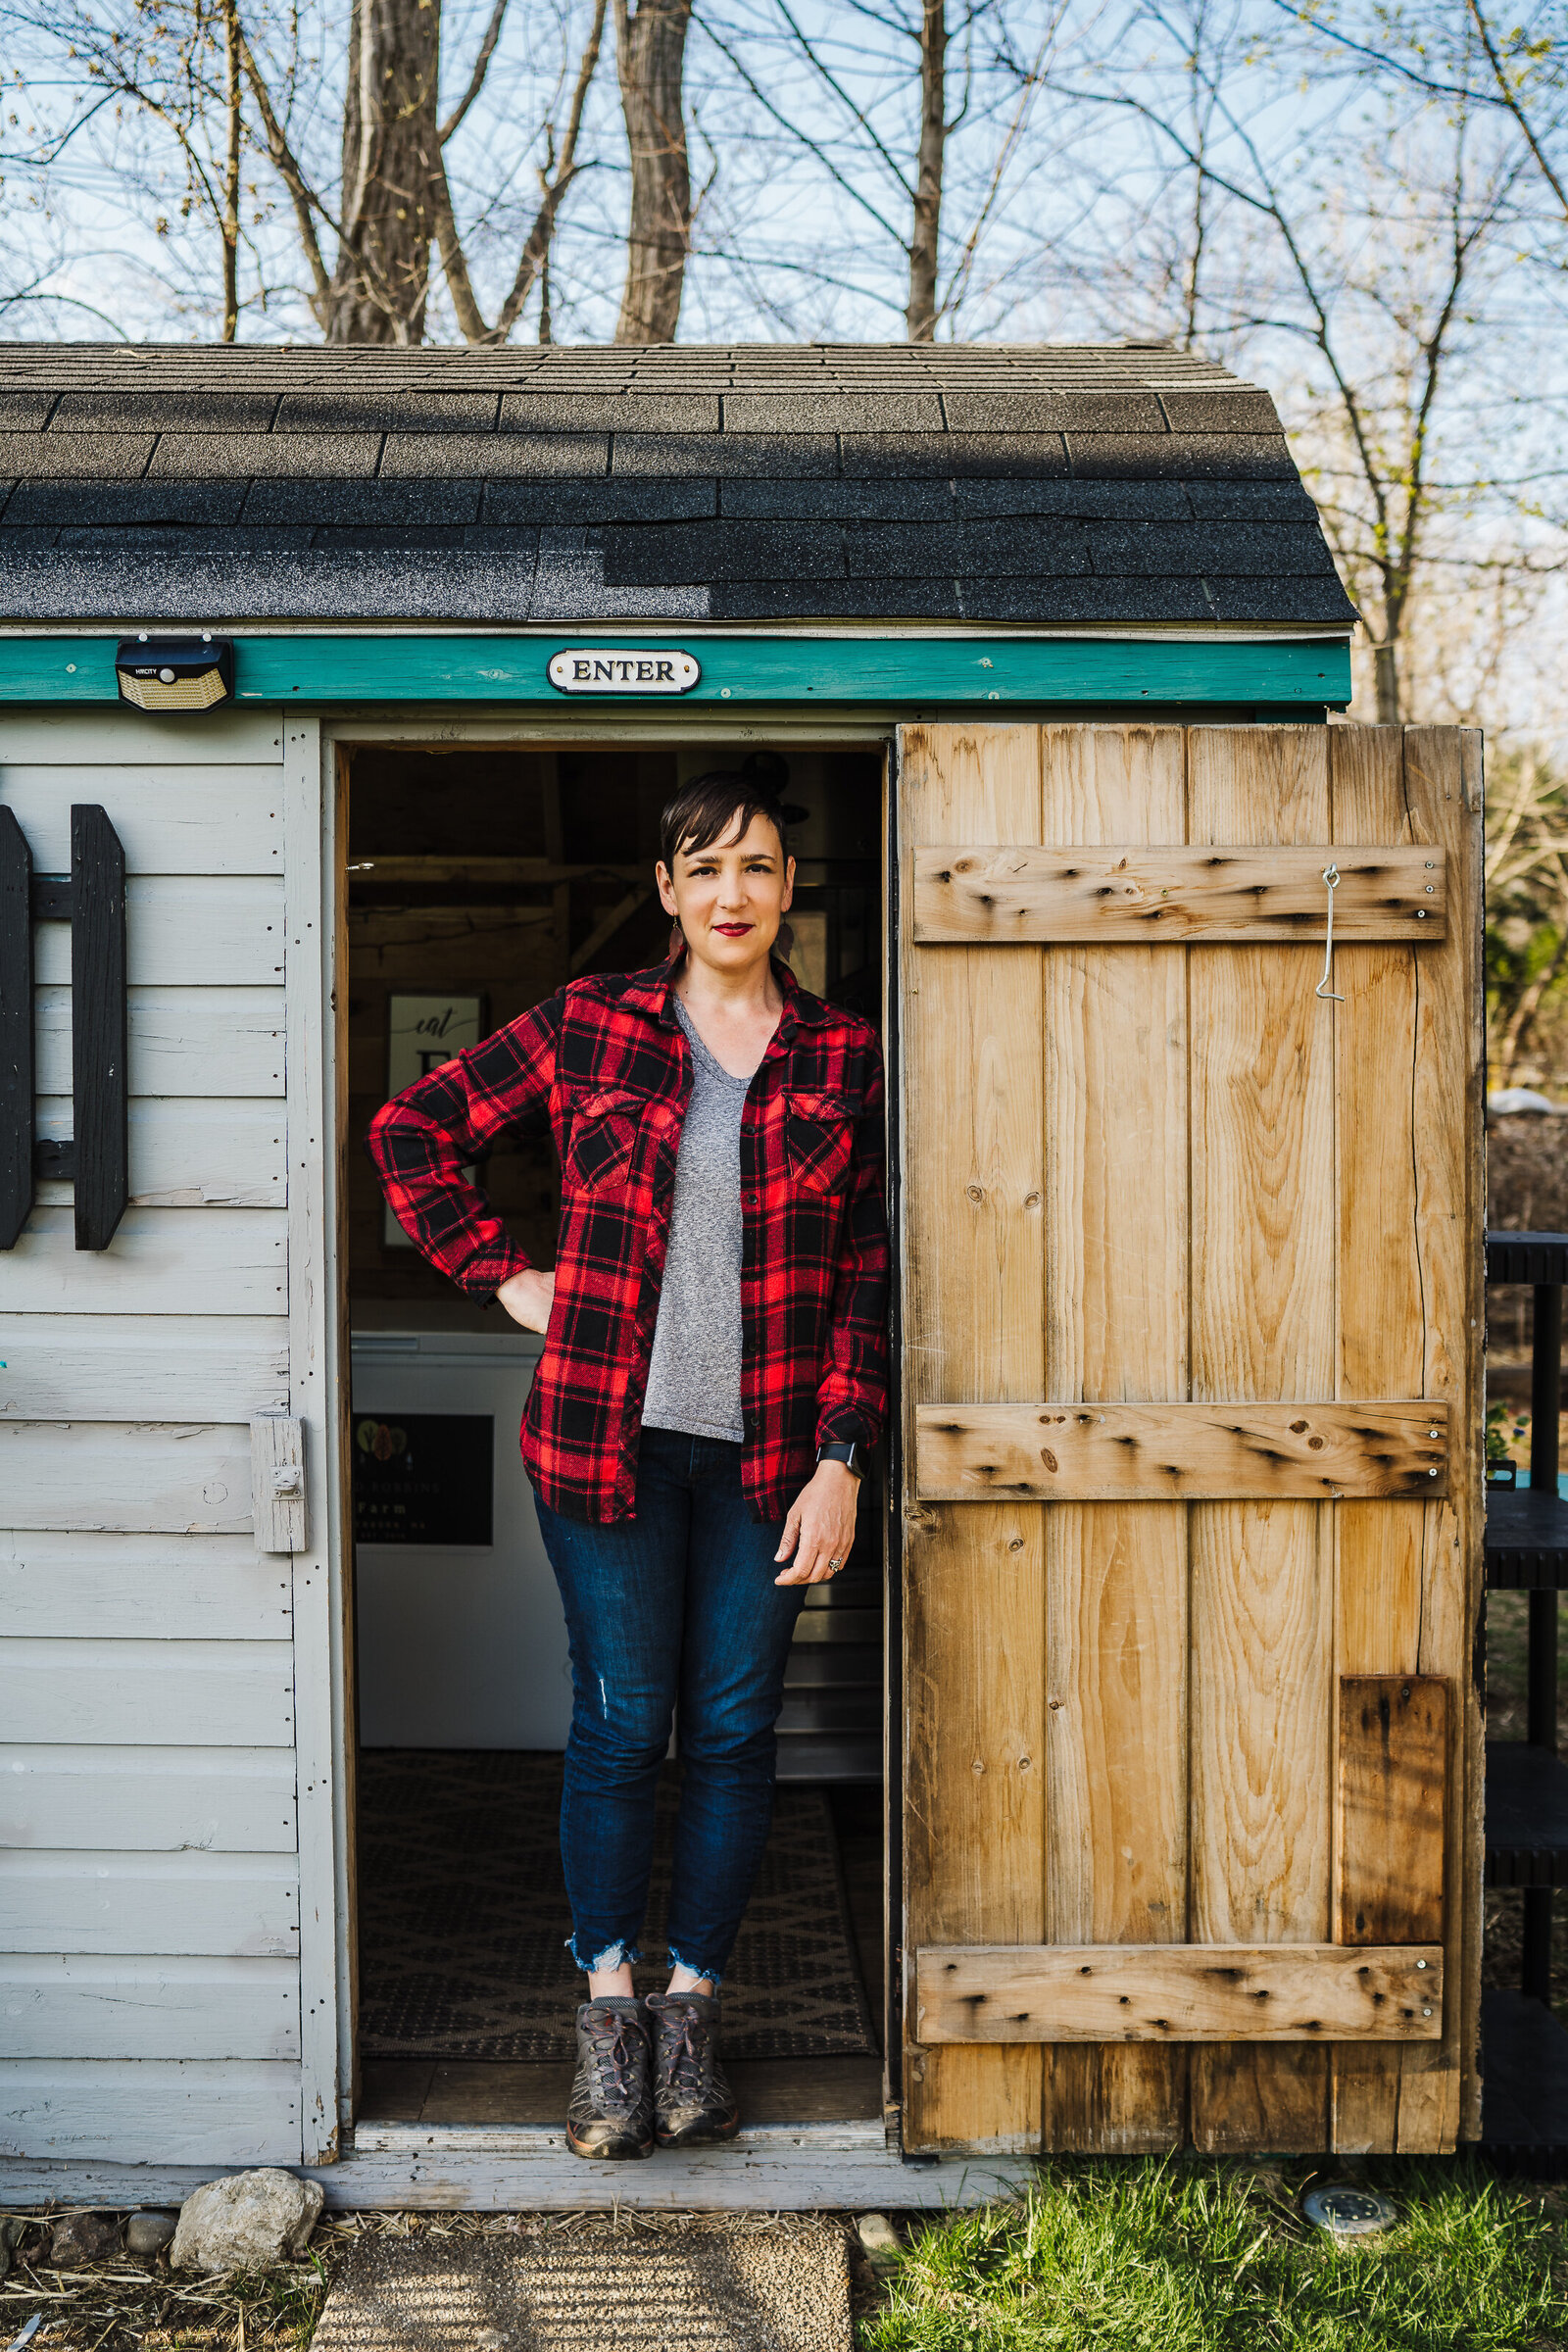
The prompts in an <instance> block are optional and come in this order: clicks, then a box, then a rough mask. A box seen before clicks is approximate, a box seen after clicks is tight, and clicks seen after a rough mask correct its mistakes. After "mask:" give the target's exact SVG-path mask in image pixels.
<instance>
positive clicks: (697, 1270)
mask: <svg viewBox="0 0 1568 2352" xmlns="http://www.w3.org/2000/svg"><path fill="white" fill-rule="evenodd" d="M674 1003H675V1017H676V1019H677V1020H678V1021H679V1023H680V1025H681V1027H682V1029H684V1030H685V1032H686V1043H687V1045H688V1046H689V1047H690V1049H691V1056H692V1097H691V1101H690V1103H688V1104H687V1106H686V1124H685V1126H684V1127H683V1128H682V1129H681V1133H680V1152H679V1154H678V1156H677V1158H676V1161H675V1199H674V1203H673V1206H672V1207H671V1210H670V1218H669V1249H668V1252H667V1254H666V1256H665V1259H664V1279H663V1282H662V1285H661V1286H660V1293H659V1317H658V1320H657V1321H656V1323H655V1325H654V1350H653V1355H652V1358H651V1360H650V1362H649V1366H648V1393H647V1396H646V1397H645V1399H644V1402H643V1426H644V1427H645V1428H646V1429H678V1430H683V1431H685V1432H686V1433H687V1434H688V1435H690V1436H692V1437H694V1438H723V1439H726V1440H727V1441H728V1442H729V1443H730V1444H731V1445H734V1446H739V1445H740V1444H741V1443H742V1442H743V1440H744V1439H745V1436H746V1431H745V1427H744V1425H743V1423H742V1420H741V1250H742V1247H743V1241H742V1232H741V1112H742V1111H743V1110H744V1109H745V1107H746V1096H747V1092H748V1090H749V1088H750V1086H751V1080H750V1079H749V1078H732V1077H731V1076H730V1074H729V1072H728V1070H726V1069H725V1067H724V1065H723V1063H722V1062H720V1061H715V1060H714V1058H713V1056H712V1054H710V1052H709V1050H708V1048H707V1047H706V1046H705V1045H704V1043H703V1041H702V1039H701V1038H700V1037H699V1036H698V1034H697V1029H696V1025H695V1024H694V1022H693V1020H692V1017H691V1015H690V1013H689V1012H688V1011H687V1009H686V1007H685V1005H683V1004H682V1003H681V1001H680V999H679V997H676V998H675V1000H674Z"/></svg>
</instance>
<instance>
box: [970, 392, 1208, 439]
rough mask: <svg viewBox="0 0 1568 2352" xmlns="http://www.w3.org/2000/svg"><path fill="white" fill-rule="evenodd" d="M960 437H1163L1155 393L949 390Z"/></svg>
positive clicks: (1162, 419)
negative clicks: (1035, 434) (1141, 435)
mask: <svg viewBox="0 0 1568 2352" xmlns="http://www.w3.org/2000/svg"><path fill="white" fill-rule="evenodd" d="M943 405H944V407H945V408H946V409H947V412H948V426H949V429H950V431H952V432H955V433H1163V432H1164V431H1166V429H1167V427H1166V423H1165V419H1164V417H1163V416H1162V415H1161V414H1160V407H1159V402H1158V400H1157V399H1156V397H1155V395H1154V394H1153V393H1152V392H949V393H948V394H947V395H946V396H945V399H944V403H943Z"/></svg>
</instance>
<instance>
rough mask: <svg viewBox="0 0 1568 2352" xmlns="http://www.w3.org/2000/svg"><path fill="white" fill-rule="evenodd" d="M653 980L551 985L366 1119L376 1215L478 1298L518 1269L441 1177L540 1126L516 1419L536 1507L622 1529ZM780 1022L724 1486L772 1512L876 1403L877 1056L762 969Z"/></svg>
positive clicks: (654, 1291)
mask: <svg viewBox="0 0 1568 2352" xmlns="http://www.w3.org/2000/svg"><path fill="white" fill-rule="evenodd" d="M674 968H675V966H674V963H673V961H671V962H670V963H666V964H661V965H658V966H656V967H655V968H654V969H652V970H650V971H645V972H630V973H619V974H614V975H610V976H605V977H600V978H595V979H587V980H573V981H572V982H570V983H569V985H568V986H566V987H565V988H564V989H562V990H561V991H560V992H559V994H558V995H556V996H554V997H552V998H551V999H550V1000H549V1002H548V1003H547V1004H544V1005H535V1007H534V1009H533V1010H532V1011H531V1012H525V1013H524V1014H523V1015H522V1017H521V1018H520V1020H515V1021H511V1022H509V1023H508V1025H507V1026H506V1028H504V1029H498V1030H497V1031H496V1032H495V1034H494V1035H493V1036H492V1037H487V1038H485V1039H484V1040H483V1041H482V1042H481V1043H480V1044H479V1045H477V1046H470V1047H468V1048H467V1050H466V1052H465V1053H463V1054H459V1055H458V1057H457V1059H456V1060H455V1061H449V1062H447V1063H445V1064H444V1065H443V1066H442V1067H441V1068H440V1069H438V1070H432V1071H431V1073H430V1075H429V1076H428V1077H427V1078H421V1079H419V1080H418V1081H417V1083H416V1084H415V1085H413V1086H411V1087H409V1088H407V1089H406V1090H405V1092H404V1093H402V1094H401V1095H398V1096H396V1097H395V1098H394V1099H393V1101H392V1102H390V1103H387V1104H386V1105H385V1107H384V1108H383V1109H381V1110H379V1111H377V1113H376V1115H375V1118H374V1120H373V1122H372V1124H371V1127H370V1132H369V1136H368V1146H369V1151H370V1156H371V1158H372V1159H373V1160H374V1162H375V1165H376V1168H377V1171H378V1173H379V1175H380V1178H381V1184H382V1187H383V1189H384V1191H385V1193H386V1197H387V1200H388V1201H390V1203H391V1205H392V1209H393V1213H394V1214H395V1215H396V1217H397V1219H398V1222H399V1224H400V1225H401V1226H402V1227H403V1229H404V1231H405V1232H406V1233H407V1234H408V1235H409V1237H410V1239H411V1240H412V1241H413V1242H414V1243H415V1244H416V1245H417V1248H418V1249H420V1250H422V1251H423V1252H424V1255H425V1256H426V1257H427V1258H428V1259H429V1260H430V1262H431V1264H432V1265H435V1266H439V1267H440V1268H441V1270H442V1272H443V1273H445V1274H450V1275H451V1277H452V1279H453V1281H454V1282H456V1283H458V1284H459V1285H460V1287H461V1288H462V1289H463V1290H465V1291H466V1292H467V1293H468V1294H469V1296H470V1297H472V1298H475V1299H489V1298H491V1297H492V1296H493V1295H494V1293H495V1292H496V1291H497V1290H498V1289H499V1287H500V1286H501V1284H502V1283H504V1282H505V1281H506V1280H507V1279H508V1277H509V1276H511V1275H513V1274H516V1273H520V1272H521V1271H522V1270H523V1268H524V1267H526V1266H527V1265H528V1264H529V1263H530V1260H529V1259H528V1257H527V1255H526V1254H525V1252H524V1251H523V1250H519V1249H518V1247H517V1245H516V1244H515V1242H514V1241H513V1240H512V1239H511V1238H510V1236H509V1235H508V1233H507V1231H506V1228H505V1226H504V1225H503V1224H502V1222H501V1220H500V1218H499V1217H498V1216H497V1215H496V1214H495V1212H494V1210H493V1209H492V1208H491V1206H490V1203H489V1201H487V1200H486V1198H485V1196H484V1194H483V1193H481V1192H478V1191H476V1190H475V1189H474V1187H473V1186H472V1185H471V1184H469V1183H467V1182H466V1179H465V1177H464V1174H463V1169H464V1166H465V1164H466V1162H468V1161H470V1160H472V1159H474V1158H475V1157H477V1156H478V1155H479V1154H480V1153H481V1152H485V1151H486V1150H487V1149H488V1148H489V1147H490V1146H491V1145H492V1144H494V1143H495V1142H496V1141H497V1139H498V1138H499V1137H501V1136H504V1135H526V1134H540V1133H542V1132H543V1131H544V1130H545V1129H546V1127H548V1128H549V1131H550V1133H551V1136H552V1137H553V1139H554V1142H555V1147H556V1152H557V1154H558V1156H559V1158H560V1161H561V1171H562V1186H561V1231H560V1236H559V1239H558V1241H557V1245H556V1300H555V1306H554V1309H553V1310H552V1313H551V1317H550V1328H549V1332H548V1334H547V1335H546V1339H545V1348H544V1354H543V1356H542V1357H541V1359H540V1363H539V1369H538V1372H537V1374H536V1376H535V1379H534V1384H533V1389H532V1392H531V1393H530V1395H529V1397H528V1403H527V1409H526V1411H525V1412H524V1414H523V1422H522V1457H523V1461H524V1463H525V1465H526V1467H527V1470H528V1475H529V1477H530V1478H531V1479H532V1480H533V1483H534V1486H535V1488H536V1489H537V1491H538V1493H539V1494H540V1495H542V1496H543V1497H544V1499H545V1501H546V1502H547V1503H548V1504H549V1505H550V1507H551V1508H552V1509H553V1510H557V1511H561V1512H564V1514H566V1515H567V1516H569V1517H572V1518H576V1519H589V1520H594V1521H597V1522H598V1523H600V1524H601V1525H607V1524H609V1523H610V1522H612V1521H613V1520H617V1519H629V1518H631V1517H633V1516H634V1513H635V1498H636V1476H637V1447H638V1438H639V1434H640V1431H641V1428H642V1405H643V1396H644V1392H645V1390H646V1388H647V1384H648V1362H649V1355H650V1353H651V1350H652V1348H653V1342H654V1319H655V1317H656V1315H657V1314H658V1311H659V1286H660V1281H661V1277H662V1273H663V1267H664V1252H665V1249H666V1247H667V1245H668V1240H669V1217H670V1208H671V1204H672V1201H673V1199H674V1189H675V1154H676V1152H677V1150H678V1148H679V1145H680V1135H681V1127H682V1124H683V1123H684V1120H685V1116H686V1105H687V1103H688V1102H689V1101H690V1100H691V1091H692V1062H691V1053H690V1050H689V1048H688V1047H687V1044H686V1039H685V1036H684V1034H683V1033H682V1030H681V1027H680V1023H679V1022H678V1021H677V1020H676V1018H675V1013H674V1008H673V1005H672V1004H671V1002H670V981H671V977H672V975H673V972H674ZM776 969H777V973H778V978H779V981H780V984H781V986H782V988H783V991H784V1013H783V1018H782V1019H781V1021H780V1022H779V1026H778V1029H777V1031H776V1032H775V1034H774V1036H773V1038H772V1040H771V1042H770V1043H769V1045H768V1048H767V1052H766V1053H765V1054H763V1056H762V1060H761V1065H760V1068H759V1070H758V1072H757V1075H756V1077H755V1078H754V1079H753V1081H752V1085H751V1091H750V1092H749V1094H748V1095H747V1098H746V1107H745V1111H744V1113H743V1115H742V1119H741V1205H742V1224H743V1231H744V1236H745V1248H744V1255H743V1258H742V1269H741V1318H742V1325H743V1333H742V1355H741V1409H742V1418H743V1421H744V1425H745V1430H746V1440H745V1446H744V1452H743V1459H742V1473H741V1475H742V1483H743V1486H744V1489H745V1493H746V1497H747V1500H748V1502H749V1504H750V1506H751V1508H752V1511H753V1513H754V1515H755V1516H756V1517H757V1518H758V1519H760V1520H772V1519H782V1518H783V1517H784V1516H785V1514H786V1512H787V1511H788V1509H789V1506H790V1504H791V1503H792V1502H793V1500H794V1499H795V1496H796V1495H797V1494H798V1493H799V1492H800V1490H801V1488H802V1487H803V1486H804V1485H805V1483H806V1481H807V1480H808V1479H809V1477H810V1475H811V1472H812V1470H813V1468H814V1467H815V1459H816V1448H817V1446H819V1445H828V1444H845V1443H848V1442H850V1441H852V1440H853V1441H854V1442H855V1443H857V1444H858V1445H861V1446H868V1445H871V1444H873V1443H874V1442H875V1440H876V1439H877V1437H878V1436H879V1435H880V1432H881V1429H882V1424H883V1420H884V1417H885V1414H886V1409H887V1337H886V1331H885V1315H886V1304H887V1278H888V1240H887V1215H886V1208H885V1204H884V1199H883V1159H884V1143H883V1126H882V1060H881V1054H880V1051H879V1049H878V1046H877V1042H876V1037H875V1033H874V1032H873V1031H872V1029H871V1028H870V1027H869V1026H868V1024H867V1023H866V1022H864V1021H862V1020H860V1019H858V1017H857V1016H856V1015H855V1014H854V1013H849V1012H842V1011H840V1010H839V1009H838V1008H837V1007H836V1006H834V1005H823V1004H820V1003H819V1002H818V1000H817V999H816V998H815V997H810V996H808V995H807V994H806V992H805V990H804V989H802V988H801V987H800V986H799V984H798V983H797V981H796V979H795V977H794V975H793V973H791V972H790V971H789V970H787V969H786V968H785V967H783V966H782V965H781V966H778V967H776Z"/></svg>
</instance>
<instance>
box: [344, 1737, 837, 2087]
mask: <svg viewBox="0 0 1568 2352" xmlns="http://www.w3.org/2000/svg"><path fill="white" fill-rule="evenodd" d="M674 1772H675V1768H674V1767H666V1772H665V1777H664V1779H663V1781H662V1783H661V1785H660V1791H659V1817H658V1827H657V1830H656V1833H655V1841H654V1878H653V1887H652V1890H651V1893H650V1898H649V1908H648V1922H647V1927H646V1929H645V1931H644V1935H643V1948H644V1950H645V1952H647V1953H648V1954H649V1955H650V1960H649V1963H648V1965H646V1966H645V1967H644V1968H643V1969H642V1970H640V1971H639V1988H640V1989H641V1990H644V1991H649V1992H654V1991H658V1990H659V1989H660V1988H661V1987H662V1985H663V1982H664V1978H665V1976H666V1975H667V1973H668V1970H667V1964H666V1965H665V1966H664V1967H663V1968H661V1967H660V1965H659V1960H660V1958H661V1957H662V1953H663V1950H664V1944H663V1919H664V1908H665V1901H666V1897H667V1893H668V1887H669V1853H670V1843H671V1838H672V1835H673V1831H674V1825H675V1803H676V1795H677V1789H678V1784H677V1781H676V1779H675V1778H674ZM560 1807H561V1757H560V1756H559V1755H556V1754H548V1755H540V1754H516V1753H512V1752H502V1751H497V1750H491V1749H456V1750H454V1749H432V1748H367V1749H364V1750H362V1752H361V1755H360V1838H359V1869H360V2047H361V2050H362V2052H363V2053H364V2055H365V2056H366V2057H368V2058H444V2059H475V2060H492V2061H514V2062H515V2061H532V2062H539V2061H544V2060H551V2059H563V2058H564V2059H570V2058H573V2057H574V2056H575V2055H576V2044H575V2041H574V2038H573V2033H572V2019H573V2012H574V2010H575V2008H576V2004H577V2003H578V2001H580V2000H581V1999H582V1997H583V1993H582V1986H583V1980H582V1978H581V1977H580V1976H579V1974H578V1973H577V1971H576V1970H575V1969H574V1968H573V1967H572V1964H571V1959H570V1956H569V1955H568V1953H567V1951H566V1949H565V1945H564V1937H565V1936H566V1934H567V1933H568V1930H569V1927H570V1916H569V1914H568V1912H567V1909H566V1896H565V1888H564V1883H563V1880H562V1875H561V1853H560V1848H559V1845H558V1843H557V1816H558V1814H559V1811H560ZM724 2049H725V2054H726V2056H728V2057H731V2058H849V2057H854V2058H858V2057H874V2056H875V2054H876V2042H875V2039H874V2037H873V2034H872V2031H871V2016H870V2011H869V2009H868V2008H867V2005H866V1997H865V1988H864V1986H863V1985H862V1983H861V1981H860V1972H859V1968H858V1964H857V1961H856V1957H855V1942H854V1936H853V1933H852V1930H851V1926H850V1917H849V1908H848V1904H847V1902H846V1900H845V1894H844V1882H843V1876H842V1873H841V1871H840V1868H839V1855H838V1841H837V1839H836V1838H835V1836H834V1833H833V1818H832V1815H831V1813H830V1812H829V1810H828V1803H827V1798H826V1796H825V1795H824V1793H823V1791H822V1790H821V1789H812V1788H799V1787H789V1786H786V1787H783V1788H781V1789H779V1791H778V1796H777V1802H776V1805H775V1807H774V1813H773V1829H772V1834H771V1836H770V1837H769V1838H768V1843H767V1851H766V1854H765V1855H764V1857H763V1861H762V1868H761V1871H760V1876H759V1878H758V1882H757V1887H756V1891H755V1892H754V1894H753V1896H752V1900H751V1904H750V1907H749V1909H748V1911H747V1914H746V1918H745V1920H744V1922H743V1923H742V1926H741V1932H740V1936H739V1939H738V1941H737V1943H736V1946H735V1951H734V1954H733V1956H732V1958H731V1961H730V1967H729V1973H728V1975H727V1976H726V1977H725V1979H724Z"/></svg>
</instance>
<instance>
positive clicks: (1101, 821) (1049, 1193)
mask: <svg viewBox="0 0 1568 2352" xmlns="http://www.w3.org/2000/svg"><path fill="white" fill-rule="evenodd" d="M1042 771H1043V778H1044V787H1045V789H1044V816H1045V822H1044V833H1045V839H1046V840H1047V842H1048V843H1052V844H1055V845H1058V854H1059V852H1060V850H1061V848H1063V847H1065V846H1066V845H1073V844H1079V843H1083V844H1103V843H1105V842H1124V843H1127V842H1152V843H1168V844H1179V843H1181V842H1183V841H1184V840H1185V837H1186V829H1187V810H1186V747H1185V739H1184V737H1183V734H1182V731H1181V729H1180V728H1177V727H1073V726H1067V727H1047V728H1045V729H1044V730H1043V731H1042ZM1045 1007H1046V1390H1045V1394H1046V1395H1047V1397H1059V1398H1062V1399H1066V1400H1076V1399H1079V1398H1082V1397H1086V1396H1093V1397H1116V1398H1149V1399H1168V1398H1179V1397H1185V1396H1186V1394H1187V1371H1188V1366H1187V1355H1188V1224H1189V1201H1188V1177H1187V1119H1188V1077H1187V1062H1188V1035H1187V970H1186V957H1185V956H1184V955H1183V952H1182V950H1181V948H1180V947H1175V946H1145V945H1138V946H1132V947H1116V948H1105V947H1103V946H1093V945H1089V946H1063V947H1056V948H1053V949H1051V950H1050V951H1049V952H1048V953H1047V955H1046V956H1045ZM1046 1596H1047V1597H1046V1605H1047V1631H1046V1663H1047V1701H1046V1759H1047V1776H1048V1777H1047V1795H1046V1833H1047V1868H1046V1934H1047V1937H1048V1939H1049V1940H1050V1941H1051V1942H1053V1943H1098V1942H1106V1943H1109V1942H1118V1941H1121V1940H1123V1939H1126V1940H1128V1941H1131V1942H1138V1943H1143V1942H1153V1941H1164V1940H1170V1941H1177V1942H1179V1941H1180V1940H1181V1939H1182V1937H1183V1936H1185V1934H1186V1913H1187V1648H1188V1614H1187V1514H1186V1511H1185V1510H1184V1508H1183V1507H1182V1506H1181V1505H1180V1504H1179V1503H1174V1504H1173V1503H1144V1504H1137V1505H1126V1504H1122V1503H1099V1504H1095V1505H1093V1506H1090V1507H1085V1508H1080V1507H1076V1506H1073V1505H1058V1506H1057V1507H1056V1508H1055V1509H1054V1510H1051V1511H1049V1512H1048V1513H1047V1514H1046ZM1044 2060H1045V2085H1044V2129H1045V2144H1046V2146H1047V2147H1048V2148H1060V2149H1086V2150H1100V2151H1102V2152H1105V2153H1120V2154H1133V2153H1137V2152H1144V2151H1155V2150H1160V2149H1165V2148H1171V2147H1176V2146H1179V2145H1180V2143H1181V2141H1182V2139H1183V2137H1184V2136H1185V2130H1186V2081H1187V2058H1186V2053H1185V2051H1183V2050H1179V2049H1164V2048H1159V2047H1157V2046H1154V2045H1152V2044H1142V2045H1139V2044H1123V2045H1116V2044H1103V2045H1101V2046H1099V2047H1094V2046H1090V2045H1086V2044H1078V2045H1067V2044H1051V2045H1049V2046H1047V2047H1046V2049H1045V2051H1044Z"/></svg>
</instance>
